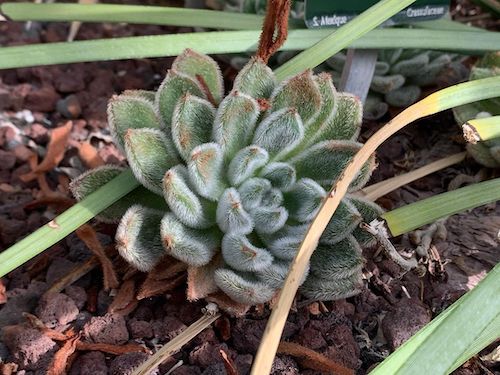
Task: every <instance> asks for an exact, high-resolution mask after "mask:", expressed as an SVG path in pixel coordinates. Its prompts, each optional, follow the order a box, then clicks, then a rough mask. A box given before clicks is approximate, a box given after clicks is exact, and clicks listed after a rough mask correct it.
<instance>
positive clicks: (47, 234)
mask: <svg viewBox="0 0 500 375" xmlns="http://www.w3.org/2000/svg"><path fill="white" fill-rule="evenodd" d="M138 186H139V183H138V182H137V180H136V179H135V178H134V175H133V174H132V171H131V170H130V169H127V170H126V171H124V172H123V173H121V174H120V175H119V176H117V177H116V178H114V179H113V180H111V181H110V182H108V183H107V184H106V185H104V186H103V187H101V188H100V189H99V190H97V191H96V192H95V193H92V194H90V195H89V196H88V197H87V198H85V199H84V200H83V201H81V202H80V203H77V204H75V205H74V206H73V207H71V208H70V209H68V210H66V211H64V212H63V213H62V214H61V215H59V216H57V217H56V218H55V219H53V220H52V221H51V222H50V223H48V224H45V225H44V226H43V227H41V228H40V229H38V230H37V231H36V232H34V233H32V234H30V235H29V236H27V237H26V238H24V239H23V240H21V241H19V242H18V243H16V244H15V245H13V246H12V247H10V248H8V249H7V250H5V251H3V252H2V253H0V277H2V276H4V275H5V274H7V273H9V272H10V271H12V270H14V269H16V268H17V267H19V266H20V265H22V264H23V263H25V262H27V261H28V260H30V259H32V258H33V257H35V256H37V255H38V254H40V253H41V252H42V251H44V250H45V249H47V248H49V247H50V246H52V245H54V244H55V243H57V242H58V241H60V240H62V239H63V238H64V237H66V236H67V235H68V234H70V233H71V232H73V231H74V230H75V229H76V228H78V227H80V226H81V225H83V224H85V223H86V222H87V221H89V220H90V219H92V218H93V217H95V216H96V215H97V214H98V213H99V212H101V211H103V210H104V209H106V208H107V207H109V206H111V205H112V204H113V203H115V202H116V201H117V200H118V199H120V198H122V197H123V196H125V195H126V194H128V193H129V192H131V191H132V190H134V189H135V188H136V187H138Z"/></svg>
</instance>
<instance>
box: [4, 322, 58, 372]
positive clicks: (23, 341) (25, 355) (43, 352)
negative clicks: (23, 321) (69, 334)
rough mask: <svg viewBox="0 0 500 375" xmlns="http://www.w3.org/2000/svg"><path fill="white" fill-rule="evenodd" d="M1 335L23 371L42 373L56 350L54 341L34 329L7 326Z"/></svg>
mask: <svg viewBox="0 0 500 375" xmlns="http://www.w3.org/2000/svg"><path fill="white" fill-rule="evenodd" d="M2 333H3V340H4V342H5V345H7V347H8V348H9V350H10V352H11V354H12V356H13V358H14V359H15V361H16V363H17V364H19V367H20V368H21V369H24V370H38V371H43V369H45V368H46V367H47V366H48V364H49V363H50V360H51V359H52V356H53V355H54V353H55V351H56V350H57V344H56V343H55V342H54V341H52V340H51V339H49V338H48V337H47V336H45V335H44V334H42V333H41V332H40V331H39V330H37V329H34V328H27V327H24V326H20V325H17V326H8V327H5V328H4V329H3V331H2Z"/></svg>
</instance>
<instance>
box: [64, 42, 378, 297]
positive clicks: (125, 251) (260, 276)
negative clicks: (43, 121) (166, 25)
mask: <svg viewBox="0 0 500 375" xmlns="http://www.w3.org/2000/svg"><path fill="white" fill-rule="evenodd" d="M108 115H109V125H110V128H111V132H112V135H113V137H114V139H115V142H116V144H117V146H118V147H119V148H121V149H122V150H123V152H124V153H125V155H126V157H127V160H128V163H129V165H130V168H131V169H132V171H133V173H134V176H135V177H136V179H137V181H139V182H140V184H141V186H140V188H138V189H136V190H135V191H133V192H132V193H130V194H129V195H128V196H126V197H124V198H123V199H121V200H120V201H118V202H117V203H115V204H114V205H113V206H111V207H109V208H108V209H107V210H105V211H104V212H102V213H101V215H100V217H99V218H100V219H101V220H105V221H119V226H118V229H117V233H116V244H117V248H118V250H119V253H120V254H121V256H122V257H123V258H125V259H126V260H127V261H128V262H130V263H131V264H132V265H134V266H135V267H136V268H137V269H139V270H141V271H149V270H151V269H152V268H153V267H154V266H155V265H156V264H158V262H159V261H160V259H162V258H163V257H164V256H166V255H169V256H170V257H173V258H176V259H178V260H180V261H182V262H185V263H186V264H187V265H188V274H189V273H190V272H191V274H190V275H192V277H190V276H188V283H203V285H202V287H199V288H188V298H189V299H192V300H193V299H198V298H204V297H205V296H206V295H207V294H208V293H212V292H215V291H223V292H224V293H225V294H227V295H228V296H229V297H230V298H232V299H233V300H235V301H237V302H240V303H245V304H256V303H263V302H266V301H269V300H270V299H271V298H272V297H273V296H274V295H275V293H276V292H277V291H278V290H279V289H280V287H281V285H282V283H283V281H284V278H285V277H286V274H287V272H288V268H289V265H290V262H291V260H292V259H293V257H294V256H295V254H296V252H297V249H298V246H299V245H300V243H301V241H302V239H303V237H304V234H305V231H306V230H307V228H308V226H309V224H310V223H311V221H312V220H313V218H314V216H315V214H316V213H317V211H318V210H319V207H320V205H321V203H322V201H323V198H324V197H325V196H326V194H327V190H326V189H328V188H329V187H330V186H331V185H332V183H334V182H335V181H336V180H337V179H338V178H339V176H340V175H341V173H342V171H343V169H344V167H346V166H347V164H348V163H349V161H350V160H351V158H352V157H353V155H354V154H355V153H356V152H357V151H358V150H359V149H360V147H361V144H360V143H358V142H356V141H355V140H356V138H357V136H358V133H359V127H360V124H361V117H362V108H361V105H360V102H359V100H358V99H357V98H355V97H354V96H352V95H350V94H343V93H338V92H336V90H335V88H334V86H333V83H332V80H331V77H330V75H329V74H327V73H322V74H319V75H317V76H315V75H313V73H312V72H311V71H310V70H308V71H305V72H303V73H301V74H299V75H296V76H294V77H291V78H289V79H287V80H285V81H283V82H281V83H277V81H276V79H275V76H274V74H273V72H272V70H271V69H270V68H269V67H268V66H267V65H266V64H264V63H263V62H262V61H261V60H259V59H258V58H252V59H251V61H250V62H249V63H248V64H247V65H246V66H245V67H244V68H243V69H242V70H241V72H240V73H239V74H238V76H237V77H236V79H235V81H234V87H233V89H232V91H231V92H230V93H229V94H228V95H226V96H225V97H224V88H223V79H222V76H221V73H220V70H219V67H218V65H217V64H216V63H215V61H213V60H212V59H211V58H210V57H208V56H205V55H201V54H198V53H196V52H194V51H192V50H186V51H185V52H184V53H183V54H182V55H180V56H178V57H177V58H176V60H175V61H174V63H173V65H172V68H171V70H169V71H168V73H167V75H166V78H165V79H164V81H163V83H162V84H161V86H160V87H159V89H158V91H157V92H149V91H125V92H124V93H123V94H121V95H119V96H116V97H113V98H112V99H111V101H110V103H109V106H108ZM373 167H374V158H373V157H372V158H371V160H370V161H369V162H368V163H367V164H366V165H365V166H364V167H363V169H362V171H361V172H360V173H359V175H358V176H357V177H356V178H355V180H354V181H353V182H352V184H351V188H350V194H351V195H348V196H347V197H345V198H344V199H343V201H342V204H341V205H340V207H339V208H338V210H337V212H336V213H335V215H334V216H333V218H332V219H331V221H330V222H329V224H328V227H327V228H326V231H325V233H324V234H323V236H322V237H321V240H320V241H319V245H318V247H317V249H316V251H315V253H314V255H313V257H312V260H311V264H310V272H309V274H308V275H306V276H307V277H305V281H304V283H303V285H302V292H303V293H304V294H305V295H306V296H308V297H310V298H316V299H336V298H343V297H346V296H350V295H353V294H355V293H357V292H358V291H359V287H360V276H361V267H362V265H363V258H362V255H361V246H362V245H364V244H367V243H369V242H370V241H371V240H372V238H371V237H370V236H369V235H368V234H367V233H366V232H365V231H363V230H361V229H360V227H359V224H360V223H361V221H368V222H369V221H371V220H373V219H374V218H375V217H377V216H378V215H379V214H380V213H381V210H380V208H379V207H378V206H377V205H375V204H374V203H372V202H369V201H366V200H364V199H363V198H360V197H357V196H355V195H353V193H354V192H355V191H356V190H358V189H360V188H361V187H362V186H363V185H364V184H365V183H366V182H367V180H368V179H369V176H370V174H371V170H372V169H373ZM122 170H123V169H122V168H120V167H117V166H104V167H100V168H97V169H94V170H91V171H88V172H86V173H84V174H83V175H81V176H80V177H78V178H77V179H75V180H74V181H73V182H72V184H71V187H72V191H73V192H74V195H75V196H76V197H77V199H79V200H80V199H82V198H84V197H86V196H87V195H88V194H90V193H91V192H93V191H95V190H96V189H97V188H99V187H100V186H102V185H103V184H105V183H106V182H108V181H110V180H111V179H112V178H113V177H115V176H116V175H118V174H119V173H120V172H121V171H122ZM190 289H196V290H200V289H203V291H204V292H203V293H194V294H193V293H191V294H190V293H189V290H190Z"/></svg>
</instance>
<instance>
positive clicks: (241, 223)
mask: <svg viewBox="0 0 500 375" xmlns="http://www.w3.org/2000/svg"><path fill="white" fill-rule="evenodd" d="M217 224H218V225H219V228H220V229H221V230H222V231H224V232H225V233H240V234H249V233H251V232H252V230H253V226H254V223H253V221H252V218H251V216H250V215H249V213H248V212H246V211H245V209H244V208H243V204H242V202H241V198H240V195H239V193H238V191H237V190H236V189H235V188H229V189H226V190H225V191H224V193H223V194H222V196H221V197H220V199H219V204H218V205H217Z"/></svg>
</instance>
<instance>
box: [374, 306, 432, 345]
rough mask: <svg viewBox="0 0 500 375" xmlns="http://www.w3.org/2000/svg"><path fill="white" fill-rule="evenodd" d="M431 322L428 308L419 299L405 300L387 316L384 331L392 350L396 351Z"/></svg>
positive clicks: (383, 323) (383, 325) (384, 321)
mask: <svg viewBox="0 0 500 375" xmlns="http://www.w3.org/2000/svg"><path fill="white" fill-rule="evenodd" d="M430 320H431V315H430V313H429V311H428V310H427V307H426V306H425V305H424V304H423V303H422V302H420V300H419V299H417V298H411V299H409V298H403V299H401V300H400V301H399V302H398V303H397V304H396V306H395V308H394V310H393V311H389V312H388V313H387V314H386V315H385V317H384V320H383V321H382V331H383V332H384V336H385V338H386V339H387V341H388V342H389V345H390V346H391V347H392V349H396V348H397V347H398V346H400V345H401V344H403V343H404V342H405V341H406V340H408V339H409V338H410V337H411V336H413V334H415V333H416V332H417V331H418V330H419V329H420V328H422V327H423V326H424V325H426V324H427V323H429V322H430Z"/></svg>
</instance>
